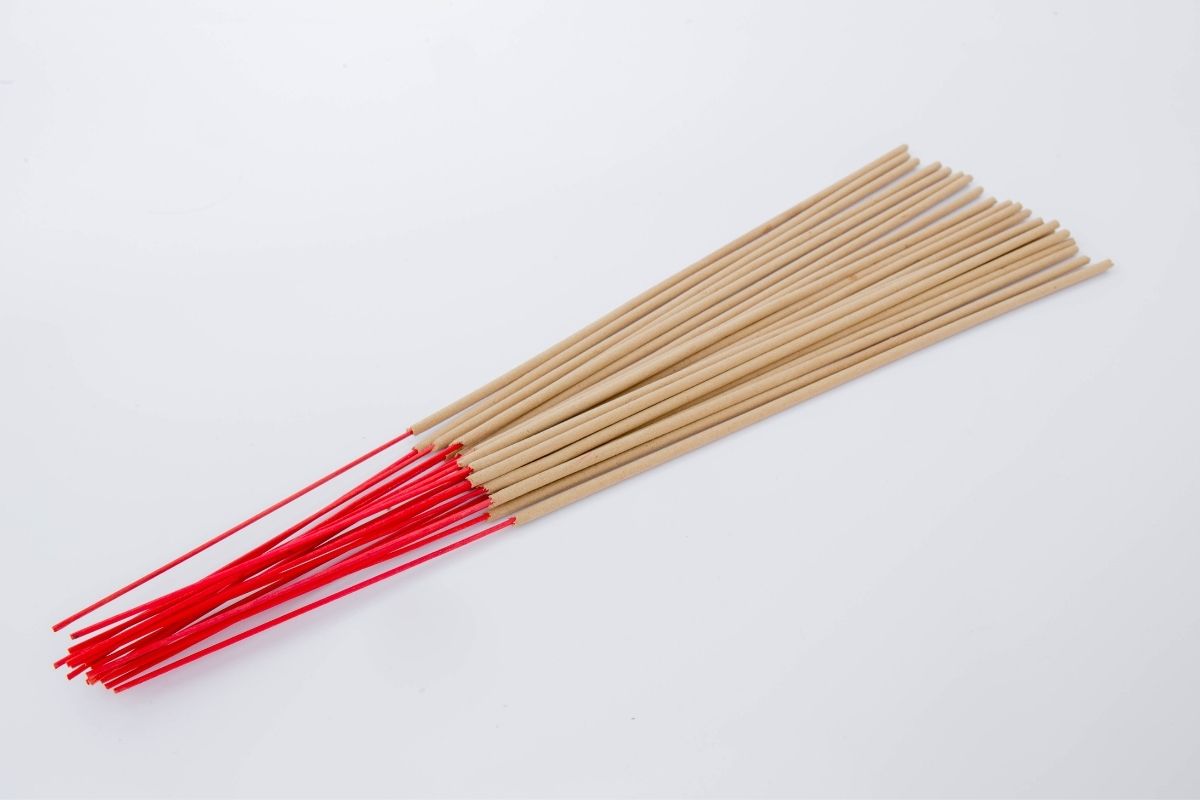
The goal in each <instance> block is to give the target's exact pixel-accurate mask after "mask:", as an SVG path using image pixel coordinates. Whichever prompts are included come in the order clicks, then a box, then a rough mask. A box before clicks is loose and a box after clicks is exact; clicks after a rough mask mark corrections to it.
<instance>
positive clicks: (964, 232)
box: [472, 209, 1008, 457]
mask: <svg viewBox="0 0 1200 800" xmlns="http://www.w3.org/2000/svg"><path fill="white" fill-rule="evenodd" d="M1005 213H1006V211H1005V210H1003V209H997V210H996V211H995V212H993V213H991V214H989V216H986V217H984V218H982V219H981V220H978V221H976V222H974V223H969V224H967V225H966V226H965V227H957V228H955V229H953V230H952V232H948V233H947V234H946V235H945V236H943V237H939V238H936V239H935V240H933V241H932V242H929V243H927V244H925V245H924V246H923V247H921V248H919V249H917V250H914V251H912V252H909V253H904V254H902V256H901V258H900V260H894V259H893V260H890V261H888V262H886V263H887V265H888V268H889V271H890V272H895V271H897V270H901V269H904V268H908V267H911V266H913V265H914V264H915V265H923V264H924V263H928V259H930V258H931V257H933V256H934V255H937V254H939V253H942V254H944V253H945V252H946V247H947V246H948V245H951V244H954V243H957V242H959V241H962V240H963V237H967V241H972V240H974V241H978V236H976V234H979V233H980V232H981V231H986V232H989V233H992V232H995V231H997V230H999V229H1000V228H1003V227H1004V225H1000V224H998V223H996V222H994V220H998V219H999V220H1003V217H1004V215H1005ZM989 223H991V224H990V225H989ZM1004 224H1005V225H1007V224H1008V223H1004ZM891 253H892V254H894V250H893V251H891ZM922 259H925V261H922ZM865 263H866V264H874V265H875V266H876V269H874V270H872V271H870V273H869V274H870V275H872V276H875V277H876V278H878V275H879V273H878V269H877V266H878V260H877V259H875V258H871V259H868V260H867V261H866V262H865ZM844 266H845V267H847V268H850V269H852V270H856V269H857V270H860V271H861V270H863V268H864V263H863V262H860V263H858V264H855V263H854V262H850V264H847V265H844ZM889 274H890V273H889ZM835 283H836V285H837V286H845V285H846V283H845V281H844V280H843V279H842V277H841V275H840V274H838V273H829V274H827V275H825V276H824V277H823V278H822V279H821V280H820V281H818V282H815V283H811V284H804V285H805V286H807V287H808V289H809V291H808V292H807V294H810V295H811V294H813V293H814V292H818V291H821V290H824V289H825V288H826V287H828V286H831V285H835ZM788 296H789V297H790V298H791V300H792V301H793V302H792V303H791V304H790V305H786V306H785V307H784V308H780V309H778V310H777V311H775V312H772V314H778V313H780V312H786V313H789V314H790V313H791V312H793V311H795V309H796V308H798V307H799V308H803V307H804V304H805V301H806V300H807V299H808V298H807V297H806V296H805V295H803V294H797V293H795V292H793V293H791V294H790V295H788ZM776 305H778V304H776ZM742 310H746V309H742ZM739 313H740V311H739ZM772 314H767V315H765V318H771V317H772ZM727 321H728V318H726V319H723V320H722V323H723V324H724V323H725V322H727ZM722 330H723V334H722V335H718V336H715V337H713V336H711V335H710V342H709V343H708V344H707V345H705V347H702V348H700V351H701V352H703V351H704V350H706V349H707V350H711V349H714V348H719V347H721V346H723V344H724V343H725V342H727V341H729V340H731V339H736V338H737V337H738V336H739V335H740V332H739V330H735V329H731V326H729V325H724V327H723V328H722ZM705 333H706V334H711V333H712V330H711V329H709V330H706V331H705ZM560 405H561V404H560ZM555 408H558V406H556V407H555ZM538 419H540V417H539V418H538ZM534 424H535V423H533V422H530V423H529V425H524V424H523V425H521V426H519V428H520V430H509V431H505V432H504V433H503V434H499V435H496V436H493V437H492V438H491V439H490V440H489V441H488V442H486V443H485V444H481V445H479V447H478V450H480V451H483V452H491V451H494V450H495V449H498V448H500V447H505V446H508V445H510V444H513V443H515V442H518V441H522V440H524V439H525V438H527V435H528V433H529V431H527V430H524V429H525V428H527V427H529V428H531V427H532V426H533V425H534ZM475 455H476V454H475V453H472V457H475Z"/></svg>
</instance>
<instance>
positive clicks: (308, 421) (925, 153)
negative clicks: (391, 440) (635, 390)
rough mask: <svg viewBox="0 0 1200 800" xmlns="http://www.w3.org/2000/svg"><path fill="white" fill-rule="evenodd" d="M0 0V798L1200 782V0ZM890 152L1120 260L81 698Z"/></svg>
mask: <svg viewBox="0 0 1200 800" xmlns="http://www.w3.org/2000/svg"><path fill="white" fill-rule="evenodd" d="M2 9H3V10H2V11H0V278H2V281H0V358H2V362H0V375H2V376H3V377H2V378H0V380H2V381H3V383H2V388H3V391H2V393H0V397H2V398H3V400H2V402H3V404H4V405H3V411H4V413H3V414H2V415H0V432H2V434H3V447H2V448H0V452H2V462H0V469H2V473H0V479H2V483H0V486H2V488H0V493H2V498H0V499H2V502H3V511H4V529H5V530H4V538H3V547H4V549H3V553H4V555H3V556H2V557H0V558H2V561H0V563H3V565H4V566H3V581H0V592H2V594H0V600H2V603H0V618H2V622H3V630H2V633H3V646H2V648H0V650H2V652H3V659H2V661H0V663H2V667H0V670H2V672H0V677H2V678H3V681H4V700H3V701H2V710H0V793H3V794H10V795H47V796H48V795H62V794H68V795H94V796H126V797H132V796H193V795H265V796H276V795H280V796H282V795H296V796H317V795H339V796H354V795H391V794H394V795H406V796H470V795H495V796H505V797H516V796H546V795H612V796H647V795H694V796H727V795H740V796H778V795H806V794H821V795H870V794H887V795H965V796H998V795H1010V796H1030V795H1058V796H1068V795H1097V796H1117V795H1143V796H1145V795H1179V796H1182V795H1192V796H1195V795H1197V794H1200V760H1198V759H1197V758H1196V749H1197V742H1198V741H1200V681H1198V679H1197V675H1200V588H1198V587H1200V580H1198V576H1197V572H1198V568H1200V542H1198V540H1197V536H1198V531H1200V510H1198V501H1197V497H1196V493H1197V489H1198V486H1197V484H1198V483H1200V480H1198V478H1200V464H1198V458H1200V457H1198V455H1197V453H1198V452H1200V433H1198V431H1200V428H1198V424H1197V413H1198V407H1197V406H1198V402H1197V391H1196V390H1197V381H1196V362H1197V355H1196V346H1197V344H1198V339H1200V336H1198V333H1200V323H1198V322H1197V319H1198V317H1197V308H1198V307H1197V304H1196V300H1197V298H1198V297H1200V264H1198V263H1197V261H1196V252H1197V250H1196V245H1197V239H1196V235H1197V224H1198V223H1197V220H1198V219H1200V180H1198V178H1200V145H1198V142H1200V55H1198V53H1200V6H1198V5H1197V4H1196V3H1177V4H1165V3H1164V4H1155V3H1129V4H1115V3H1079V4H1074V3H1054V2H1052V3H1044V2H1038V3H1013V2H998V3H990V4H983V3H974V4H965V3H964V4H959V3H954V4H950V3H947V4H926V3H907V4H878V5H876V4H850V3H819V4H817V3H814V4H791V5H758V4H750V3H736V4H735V3H730V4H724V5H717V4H643V3H629V4H622V3H594V4H590V5H580V4H544V5H543V4H525V3H521V4H517V3H507V4H477V5H476V4H464V3H459V2H455V3H445V4H433V3H429V4H422V5H391V4H389V5H361V4H349V5H343V4H337V3H330V4H328V5H313V4H294V3H293V4H282V5H269V4H254V5H249V6H245V5H242V4H236V3H225V4H209V5H198V4H180V3H170V4H144V5H143V4H130V3H125V4H103V5H101V4H83V5H74V4H63V3H44V4H38V3H30V4H8V3H6V4H4V5H3V7H2ZM900 142H907V143H909V144H910V145H911V146H912V148H913V151H914V153H915V154H916V155H918V156H920V157H922V158H923V159H925V160H927V161H932V160H935V159H940V160H942V161H944V162H945V163H947V164H949V165H951V166H953V167H955V168H959V169H963V170H966V171H968V172H970V173H971V174H973V175H975V176H976V177H977V179H978V180H979V181H980V183H981V184H982V185H984V186H985V187H986V188H987V189H988V190H989V192H991V193H994V194H995V195H996V196H998V197H1001V198H1013V199H1016V200H1018V201H1020V202H1023V203H1025V204H1027V205H1029V206H1030V207H1032V208H1033V209H1034V210H1035V211H1036V212H1037V213H1038V214H1041V215H1044V216H1045V217H1046V218H1057V219H1060V220H1062V221H1063V223H1064V225H1066V226H1067V227H1068V228H1070V229H1071V230H1072V231H1073V232H1074V233H1075V234H1076V235H1077V237H1078V239H1079V241H1080V243H1081V245H1082V247H1083V250H1084V252H1086V253H1088V254H1089V255H1092V256H1093V257H1095V258H1104V257H1111V258H1113V259H1114V260H1115V261H1116V264H1117V268H1116V269H1115V270H1114V271H1113V272H1112V273H1110V274H1109V275H1107V276H1105V277H1103V278H1101V279H1099V280H1097V281H1094V282H1091V283H1088V284H1085V285H1084V286H1082V287H1078V288H1076V289H1074V290H1071V291H1069V292H1067V293H1064V294H1062V295H1059V296H1056V297H1054V298H1051V299H1050V300H1047V301H1043V302H1041V303H1039V304H1037V305H1036V306H1033V307H1029V308H1027V309H1024V310H1021V311H1019V312H1017V313H1014V314H1012V315H1009V316H1006V317H1004V318H1002V319H1000V320H997V321H995V322H992V323H989V324H988V325H986V326H985V327H983V328H980V329H977V330H974V331H971V332H969V333H967V334H965V335H962V336H959V337H956V338H955V339H953V340H951V341H949V342H947V343H944V344H941V345H938V346H937V347H935V348H933V349H931V350H929V351H926V352H923V353H920V354H917V355H915V356H913V357H911V358H907V359H905V360H904V361H902V362H901V363H899V364H896V365H893V366H891V367H888V368H887V369H885V370H882V371H881V372H879V373H876V374H873V375H870V376H868V377H866V378H864V379H862V380H859V381H856V382H854V383H852V384H850V385H848V386H846V387H843V388H841V389H838V390H836V391H834V392H832V393H830V394H828V395H825V396H823V397H820V398H818V399H816V400H814V401H812V402H809V403H807V404H805V405H804V406H802V407H801V408H798V409H795V410H793V411H791V412H789V413H787V414H784V415H782V416H780V417H778V418H775V419H773V420H770V421H768V422H766V423H764V424H762V425H759V426H757V427H755V428H754V429H752V430H749V431H745V432H743V433H741V434H739V435H737V436H734V437H731V438H729V439H727V440H725V441H722V442H720V443H718V444H716V445H714V446H712V447H709V448H705V449H704V450H703V451H700V452H697V453H694V454H692V455H691V456H689V457H687V458H684V459H682V460H680V461H678V462H676V463H672V464H670V465H667V466H665V467H663V468H660V469H657V470H655V471H654V472H653V473H651V474H647V475H645V476H643V477H641V478H639V479H637V480H635V481H632V482H630V483H628V484H627V485H623V486H621V487H618V488H616V489H614V490H611V491H608V492H606V493H604V494H603V495H600V496H597V497H595V498H592V499H591V500H589V501H587V502H584V503H581V504H579V505H578V506H576V507H573V508H571V509H569V510H566V511H563V512H561V513H559V514H555V515H553V516H552V517H548V518H546V519H544V520H542V521H540V522H538V523H537V524H535V525H530V526H529V527H528V528H524V529H522V528H516V529H513V530H512V531H511V532H508V533H505V534H503V535H501V536H497V537H496V538H494V539H493V540H491V541H488V542H486V543H481V544H479V545H477V546H474V547H472V548H470V549H468V550H465V551H462V552H460V553H458V554H456V555H455V556H453V557H448V558H446V559H443V560H442V561H441V562H440V563H436V564H432V565H429V566H427V567H424V568H422V569H420V570H417V571H414V572H412V573H409V574H408V575H406V576H404V577H403V578H400V579H398V580H395V581H393V582H391V583H390V584H385V585H382V586H379V587H376V588H374V589H373V590H371V591H369V592H364V593H362V594H360V595H357V596H355V597H354V598H353V599H348V600H345V601H342V602H340V603H339V604H336V605H334V606H330V607H328V608H325V609H323V610H322V611H320V612H319V613H314V614H312V615H310V616H308V617H306V618H305V619H304V620H302V621H297V622H294V623H291V624H289V625H288V626H286V627H284V628H280V629H277V630H275V631H273V632H271V633H270V634H267V635H263V636H261V637H259V638H258V639H256V640H254V641H253V642H250V643H246V644H244V645H241V646H238V647H237V648H235V649H233V650H230V651H226V652H225V653H223V654H221V655H220V656H217V657H213V658H210V659H208V660H206V661H205V662H204V663H201V664H197V665H194V666H192V667H190V668H188V669H186V670H180V671H179V672H176V673H174V674H172V675H171V676H169V677H167V678H164V679H162V680H160V681H156V682H154V683H152V684H149V685H147V686H145V687H142V688H141V689H139V690H136V691H133V692H129V693H128V694H125V695H122V696H119V697H117V696H113V695H111V694H109V693H106V692H104V691H102V690H100V689H98V688H95V687H87V686H83V685H76V684H74V683H72V684H67V683H65V682H64V681H63V679H62V675H61V673H54V672H52V671H51V670H50V669H49V663H50V662H51V661H52V660H54V658H56V657H57V655H58V654H59V652H60V649H61V648H62V646H63V644H64V642H63V640H62V638H61V637H58V636H53V635H51V634H50V632H49V623H51V622H52V621H54V620H55V619H58V618H59V617H61V616H63V615H64V614H66V613H67V612H69V611H71V610H74V609H75V608H77V607H79V606H80V605H82V604H83V603H85V602H86V601H89V600H91V599H94V597H96V596H98V595H99V594H101V593H103V592H105V591H107V590H108V589H110V588H112V587H114V586H115V585H117V584H119V583H121V582H123V581H124V580H127V579H129V578H131V577H133V576H134V575H135V574H139V573H140V571H143V570H145V569H146V568H148V567H150V566H152V565H154V564H156V563H160V562H162V561H164V560H166V559H167V558H168V557H170V556H172V555H174V554H176V553H178V552H180V551H181V550H183V549H185V548H186V547H188V546H190V545H191V544H193V543H195V542H197V541H199V540H200V539H202V538H204V537H205V536H206V535H208V534H211V533H213V532H215V531H216V530H219V529H221V528H223V527H224V526H226V525H228V524H229V523H231V522H233V521H235V520H236V519H240V518H241V517H243V516H246V515H247V514H249V513H251V512H252V511H254V510H256V509H257V508H259V507H261V506H262V505H264V504H265V503H267V502H268V501H270V500H273V499H274V498H276V497H278V496H280V495H282V494H284V493H286V492H287V491H290V490H291V489H292V488H294V487H295V486H297V485H299V484H301V483H303V482H305V481H307V480H309V479H311V478H313V477H315V476H317V475H318V474H320V473H321V472H322V471H323V470H324V469H326V468H329V467H332V466H334V465H336V464H339V463H341V462H343V461H345V460H347V459H349V458H350V457H351V456H353V455H355V454H357V453H358V452H361V451H362V450H365V449H366V448H367V447H368V446H370V445H372V444H374V443H376V442H378V441H382V440H383V439H385V438H387V437H388V436H390V435H391V434H393V433H394V432H397V431H398V430H401V429H403V428H404V427H406V426H407V424H408V423H409V422H411V421H413V420H415V419H416V418H418V417H421V416H424V415H425V414H426V413H428V412H429V411H431V410H433V409H434V408H436V407H438V406H440V405H441V404H442V403H444V402H446V401H448V400H450V399H453V398H454V397H457V396H458V395H459V394H461V393H462V392H464V391H466V390H468V389H470V388H473V387H474V386H476V385H478V384H479V383H481V382H483V381H484V380H486V379H488V378H491V377H492V376H493V375H494V374H496V373H497V372H499V371H501V370H503V369H507V368H508V367H509V366H510V365H511V364H513V363H516V362H518V361H521V360H523V359H524V358H525V357H526V356H528V355H530V354H532V353H533V352H535V351H537V350H540V349H542V348H543V347H544V346H545V345H546V344H548V343H550V342H552V341H554V340H557V339H558V338H560V337H561V336H563V335H565V334H567V333H569V332H571V331H573V330H574V329H576V328H578V327H579V326H581V325H582V324H584V323H585V322H587V321H589V320H591V319H593V318H595V317H597V316H599V315H600V314H601V313H603V312H605V311H607V310H608V309H609V308H611V307H613V306H615V305H617V304H618V303H619V302H621V301H623V300H624V299H625V298H627V297H630V296H632V295H634V294H635V293H637V292H639V291H641V290H642V289H643V288H645V287H646V286H648V285H650V284H652V283H654V282H656V281H658V280H659V279H660V278H661V277H663V276H664V275H666V274H668V273H670V272H673V271H675V270H676V269H678V268H680V267H682V266H684V265H685V264H687V263H690V262H691V261H692V260H694V259H695V258H698V257H699V256H701V255H703V254H705V253H706V252H708V251H709V250H711V249H713V248H715V247H717V246H719V245H721V244H722V243H724V242H725V241H727V240H729V239H731V238H733V237H735V236H736V235H738V234H739V233H741V232H742V231H744V230H746V229H748V228H750V227H752V226H753V225H756V224H757V223H759V222H760V221H762V220H764V219H766V218H767V217H769V216H771V215H773V214H774V213H775V212H777V211H779V210H780V209H782V208H784V207H786V206H788V205H790V204H792V203H794V202H796V201H797V200H799V199H801V198H802V197H804V196H807V195H808V194H810V193H812V192H813V191H815V190H817V189H819V188H821V187H823V186H825V185H827V184H829V183H830V182H832V181H833V180H835V179H837V178H839V177H841V176H842V175H844V174H846V173H848V172H850V171H851V170H853V169H855V168H857V167H858V166H859V165H861V164H863V163H865V162H867V161H868V160H870V159H872V158H874V157H875V156H877V155H878V154H880V153H882V152H884V151H885V150H888V149H890V148H891V147H893V146H894V145H896V144H898V143H900ZM266 535H267V534H266V532H265V529H260V530H258V531H255V532H253V533H248V534H245V535H244V536H243V537H242V538H241V539H240V540H239V541H238V542H237V546H236V548H235V549H233V550H227V551H222V552H221V553H220V554H218V555H219V556H227V555H229V554H231V553H233V552H240V550H241V549H244V548H245V547H247V546H248V544H249V543H250V542H253V541H256V540H261V538H263V537H265V536H266ZM213 563H215V561H214V560H210V561H206V562H205V564H203V565H201V566H211V565H212V564H213ZM171 583H172V582H168V585H171ZM156 588H157V587H156Z"/></svg>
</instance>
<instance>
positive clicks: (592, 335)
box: [410, 145, 908, 434]
mask: <svg viewBox="0 0 1200 800" xmlns="http://www.w3.org/2000/svg"><path fill="white" fill-rule="evenodd" d="M907 151H908V145H900V146H899V147H896V148H894V149H892V150H890V151H888V152H887V153H885V154H883V155H882V156H880V157H879V158H877V159H875V160H874V161H872V162H871V163H869V164H867V165H866V166H864V167H862V168H860V169H858V170H856V171H854V172H853V173H851V174H850V175H848V176H846V177H845V178H843V179H841V180H840V181H837V182H836V183H833V184H831V185H830V186H828V187H826V188H825V189H822V190H821V191H819V192H817V193H816V194H814V195H812V196H811V197H809V198H807V199H806V200H803V201H801V202H800V203H797V204H796V205H794V206H792V207H791V208H789V209H787V210H785V211H783V212H781V213H780V214H777V215H776V216H774V217H772V218H771V219H770V220H768V221H766V222H764V223H763V224H762V225H759V226H758V227H756V228H753V229H752V230H750V231H747V232H746V233H744V234H742V235H741V236H739V237H738V238H736V239H734V240H733V241H732V242H730V243H729V244H727V245H725V246H724V247H721V248H719V249H717V250H715V251H713V252H712V253H710V254H709V255H708V256H706V257H704V258H702V259H700V260H699V261H697V262H695V263H694V264H692V265H691V266H689V267H687V268H685V269H683V270H680V271H679V272H677V273H675V274H674V275H672V276H670V277H669V278H666V279H665V280H663V281H661V282H660V283H658V284H656V285H655V286H652V287H651V288H649V289H647V290H646V291H644V292H642V293H641V294H640V295H638V296H637V297H635V298H633V299H632V300H630V301H628V302H627V303H624V304H622V305H621V306H619V307H617V308H616V309H614V310H613V311H610V312H609V313H608V314H605V315H604V316H603V317H601V318H600V319H598V320H596V321H595V322H593V323H591V324H590V325H587V326H585V327H584V328H581V329H580V330H579V331H577V332H576V333H574V334H572V335H571V336H568V337H567V338H565V339H563V340H562V341H560V342H558V343H557V344H555V345H553V346H551V347H549V348H547V349H546V350H544V351H543V352H541V353H539V354H538V355H536V356H534V357H533V358H530V359H528V360H527V361H525V362H523V363H522V364H519V365H517V366H516V367H514V368H512V369H511V370H509V371H508V372H506V373H504V374H503V375H501V376H499V377H497V378H495V379H494V380H492V381H490V382H488V383H486V384H484V385H483V386H481V387H479V388H478V389H476V390H475V391H473V392H470V393H468V394H466V395H464V396H463V397H461V398H459V399H458V400H456V401H455V402H453V403H450V404H448V405H446V406H444V407H443V408H441V409H439V410H438V411H436V412H434V413H433V414H430V415H429V416H427V417H425V418H424V419H421V420H419V421H418V422H416V423H414V424H413V425H412V426H411V427H410V430H412V431H413V432H414V433H418V434H419V433H424V432H425V431H428V430H429V429H431V428H433V427H435V426H437V425H439V424H441V423H442V422H445V421H446V420H448V419H450V418H451V417H453V416H454V415H455V414H458V413H460V412H462V411H463V410H465V409H467V408H469V407H470V406H472V405H474V404H475V403H477V402H479V401H480V400H482V399H484V398H486V397H487V396H488V395H490V394H492V393H493V392H495V391H496V390H498V389H500V388H502V387H504V386H506V385H507V384H509V383H511V382H512V381H513V380H516V379H518V378H520V377H521V376H523V375H525V374H527V373H529V372H531V371H534V370H536V369H537V368H538V367H539V366H540V365H542V364H543V363H545V362H547V361H550V360H552V359H554V358H555V357H558V356H561V355H562V354H563V353H565V352H567V351H569V350H572V349H573V348H576V347H579V346H581V345H583V344H584V343H587V344H591V343H593V342H594V341H598V340H600V339H602V338H603V337H604V336H605V335H607V333H608V332H611V331H612V330H615V329H619V328H620V327H621V326H623V325H625V324H627V323H628V318H629V316H630V315H631V314H633V313H635V312H637V311H638V310H639V309H642V308H644V307H645V306H648V305H653V304H654V303H655V301H656V300H658V299H661V298H662V297H663V296H665V295H668V294H670V293H671V292H672V291H673V290H675V289H676V288H677V287H678V286H680V285H681V284H683V283H685V282H687V281H688V280H690V279H693V278H694V277H695V276H696V275H697V274H699V273H701V272H702V271H704V270H705V269H706V268H708V267H711V266H712V265H713V264H715V263H717V262H719V261H720V260H721V259H723V258H725V257H727V256H728V255H730V254H731V253H734V252H736V251H738V250H739V249H741V248H743V247H745V246H746V245H747V244H749V243H750V242H753V241H754V240H756V239H758V238H759V237H761V236H763V235H765V234H768V233H769V232H771V231H773V230H774V229H776V228H778V227H779V226H780V225H782V224H784V223H785V222H787V221H788V220H789V219H791V218H792V217H795V216H797V215H798V214H801V213H803V212H804V211H806V210H807V209H809V208H811V207H813V206H814V205H816V204H818V203H820V202H821V201H822V200H824V199H826V198H827V197H829V196H830V195H833V194H835V193H837V192H838V191H840V190H841V189H842V188H844V187H845V186H846V185H848V184H851V183H853V182H854V181H855V180H857V179H858V178H860V177H861V176H863V175H865V174H868V173H870V172H871V171H872V170H875V169H877V168H878V167H880V166H881V165H884V164H887V163H890V162H892V161H893V160H894V159H896V158H898V157H901V156H903V155H904V154H905V153H906V152H907Z"/></svg>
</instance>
